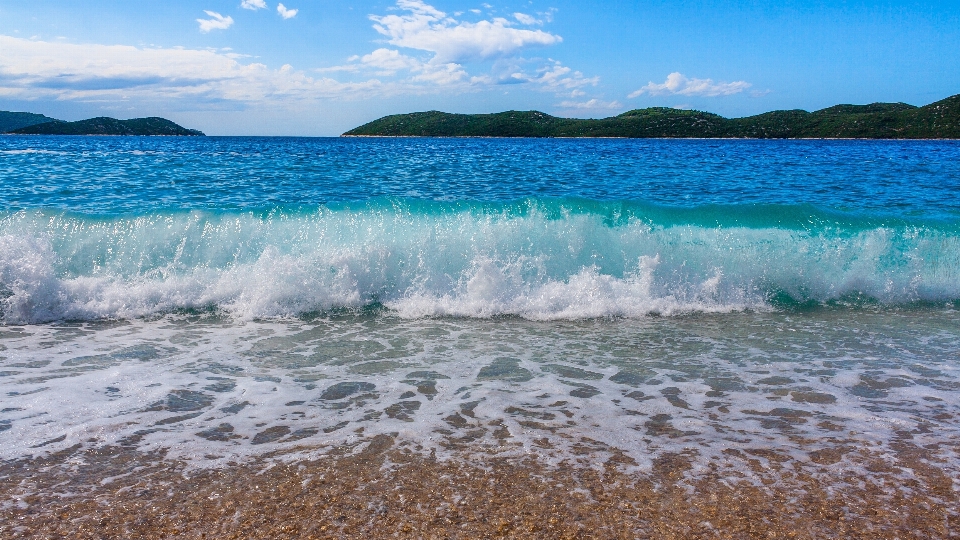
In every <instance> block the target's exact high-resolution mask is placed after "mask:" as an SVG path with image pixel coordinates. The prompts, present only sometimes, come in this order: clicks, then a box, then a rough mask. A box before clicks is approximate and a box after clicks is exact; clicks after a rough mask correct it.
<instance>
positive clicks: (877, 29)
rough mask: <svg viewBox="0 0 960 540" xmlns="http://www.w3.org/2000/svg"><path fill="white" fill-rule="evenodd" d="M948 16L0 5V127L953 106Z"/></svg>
mask: <svg viewBox="0 0 960 540" xmlns="http://www.w3.org/2000/svg"><path fill="white" fill-rule="evenodd" d="M958 51H960V1H953V2H930V1H926V2H920V1H906V0H903V1H900V0H886V1H867V0H859V1H858V0H848V1H842V0H834V1H798V0H779V1H766V0H752V1H750V0H742V1H734V0H727V1H721V0H714V1H710V0H700V1H685V0H678V1H644V0H636V1H632V2H592V1H584V0H580V1H573V0H522V1H500V0H486V1H480V2H473V1H466V2H464V1H459V0H392V1H386V0H385V1H361V2H349V3H348V2H335V1H333V0H286V1H285V2H283V3H280V2H276V1H275V0H200V1H196V0H167V1H163V2H137V3H132V2H129V1H114V0H99V1H98V0H89V1H86V2H67V1H62V0H61V1H49V0H32V1H31V2H23V1H22V0H17V1H12V0H0V109H3V110H29V111H34V112H41V113H44V114H47V115H50V116H54V117H58V118H62V119H66V120H76V119H80V118H87V117H90V116H101V115H106V116H114V117H119V118H132V117H140V116H164V117H167V118H170V119H173V120H175V121H177V122H180V123H182V124H184V125H186V126H188V127H193V128H198V129H202V130H204V131H205V132H207V133H208V134H218V135H257V134H262V135H337V134H339V133H341V132H343V131H345V130H347V129H349V128H351V127H354V126H356V125H359V124H361V123H364V122H367V121H370V120H373V119H376V118H379V117H380V116H383V115H386V114H393V113H400V112H411V111H420V110H431V109H437V110H444V111H449V112H470V113H481V112H497V111H502V110H507V109H522V110H528V109H537V110H541V111H545V112H548V113H551V114H555V115H559V116H578V117H605V116H611V115H614V114H619V113H621V112H624V111H627V110H630V109H636V108H642V107H650V106H666V107H681V108H694V109H699V110H706V111H710V112H715V113H719V114H723V115H725V116H746V115H750V114H757V113H760V112H764V111H768V110H774V109H795V108H801V109H807V110H815V109H818V108H822V107H826V106H829V105H834V104H837V103H869V102H874V101H904V102H907V103H912V104H915V105H924V104H927V103H930V102H933V101H936V100H939V99H942V98H944V97H947V96H950V95H953V94H957V93H960V52H958Z"/></svg>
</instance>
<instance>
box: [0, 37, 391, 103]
mask: <svg viewBox="0 0 960 540" xmlns="http://www.w3.org/2000/svg"><path fill="white" fill-rule="evenodd" d="M0 50H3V51H4V54H3V55H0V98H11V99H25V100H34V99H56V100H75V101H120V100H141V101H150V100H159V101H164V102H165V103H169V102H170V101H171V100H181V101H180V103H182V104H183V106H184V107H185V108H191V107H192V108H195V109H196V108H199V109H202V108H204V107H209V106H214V105H216V103H218V102H234V103H257V104H261V105H263V104H266V105H270V104H273V105H276V106H281V107H282V106H285V105H291V104H295V103H298V102H302V101H309V100H317V99H328V98H339V99H344V98H345V99H353V98H363V97H371V96H374V95H382V94H384V93H388V92H396V91H399V90H398V89H392V87H391V86H390V85H386V84H384V83H382V82H381V81H379V80H376V79H369V80H365V81H360V82H354V83H342V82H339V81H336V80H333V79H329V78H325V77H321V78H313V77H310V76H307V75H306V74H305V73H304V72H303V71H297V70H295V69H293V68H292V67H290V66H283V67H281V68H280V69H270V68H268V67H267V66H265V65H263V64H260V63H249V64H243V63H240V62H239V61H237V60H236V59H235V58H232V57H231V56H233V53H226V54H224V53H223V52H220V51H215V50H196V49H184V48H176V49H145V48H138V47H131V46H126V45H93V44H70V43H61V42H46V41H31V40H28V39H20V38H15V37H10V36H3V35H0ZM211 104H212V105H211Z"/></svg>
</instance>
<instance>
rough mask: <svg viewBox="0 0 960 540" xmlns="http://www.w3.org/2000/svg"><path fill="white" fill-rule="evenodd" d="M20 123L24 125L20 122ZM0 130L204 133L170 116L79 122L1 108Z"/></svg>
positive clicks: (20, 132) (26, 132)
mask: <svg viewBox="0 0 960 540" xmlns="http://www.w3.org/2000/svg"><path fill="white" fill-rule="evenodd" d="M41 119H42V120H41ZM38 120H39V121H38ZM17 122H19V123H20V124H19V125H17ZM9 126H13V127H9ZM0 133H8V134H14V135H167V136H203V132H201V131H197V130H195V129H187V128H185V127H183V126H181V125H179V124H176V123H174V122H171V121H170V120H167V119H166V118H158V117H150V118H133V119H130V120H117V119H116V118H108V117H106V116H101V117H98V118H89V119H87V120H80V121H77V122H64V121H63V120H56V119H53V118H48V117H46V116H43V115H39V114H33V113H14V112H6V111H0Z"/></svg>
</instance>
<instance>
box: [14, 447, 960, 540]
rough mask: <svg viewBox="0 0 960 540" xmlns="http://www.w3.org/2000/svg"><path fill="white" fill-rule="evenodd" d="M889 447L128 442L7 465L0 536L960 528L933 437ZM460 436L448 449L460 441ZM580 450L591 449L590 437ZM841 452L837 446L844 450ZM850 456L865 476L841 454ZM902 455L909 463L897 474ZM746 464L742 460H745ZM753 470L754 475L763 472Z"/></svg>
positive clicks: (590, 534) (939, 532)
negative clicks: (286, 452) (239, 455)
mask: <svg viewBox="0 0 960 540" xmlns="http://www.w3.org/2000/svg"><path fill="white" fill-rule="evenodd" d="M894 446H895V447H896V448H897V462H895V463H890V462H889V459H875V458H874V457H871V454H870V452H869V451H867V450H866V449H855V448H850V447H844V446H839V447H837V448H836V449H835V450H833V451H820V452H816V453H814V454H812V455H811V456H810V457H811V459H810V460H809V461H807V462H804V463H802V464H798V463H795V462H794V463H790V464H789V466H786V465H787V463H788V462H787V461H786V460H784V459H780V458H779V457H778V455H777V453H776V452H774V451H772V450H769V449H761V448H758V449H756V450H755V451H753V452H749V453H744V452H731V453H730V454H729V455H728V456H727V457H728V458H729V461H728V462H727V465H728V466H717V465H716V464H714V465H712V466H711V467H712V468H711V470H709V471H707V472H706V473H704V474H698V475H694V476H691V475H688V474H687V473H688V472H689V470H690V469H691V467H692V466H693V465H694V464H695V462H696V460H697V457H696V455H695V453H694V452H688V453H686V454H667V455H664V456H661V457H660V458H658V459H657V460H656V461H655V462H654V466H653V469H652V471H651V472H649V473H628V472H625V470H627V469H628V467H627V466H629V465H630V461H631V460H630V458H628V457H625V456H623V455H620V454H616V453H614V454H613V457H612V458H610V459H608V460H607V462H606V463H602V464H590V463H589V459H584V460H583V462H582V463H578V462H576V459H575V457H574V459H573V460H571V461H568V462H565V463H562V464H546V463H544V462H542V461H540V460H538V459H537V458H535V457H530V458H501V457H496V456H491V457H490V458H489V459H486V460H483V459H480V460H477V459H476V458H475V457H473V458H471V460H470V461H467V460H463V459H458V458H457V457H455V456H456V453H454V454H453V455H454V457H452V458H448V459H445V460H438V459H436V458H435V457H433V456H431V455H429V454H424V453H423V452H421V451H418V450H417V449H415V448H410V447H408V445H405V444H404V443H400V442H398V441H397V440H396V439H394V438H392V437H390V436H388V435H378V436H376V437H373V438H372V439H369V440H366V441H364V442H363V443H361V444H358V445H355V446H352V447H343V448H339V449H337V450H334V451H331V452H328V453H326V454H325V455H324V456H323V457H320V458H317V459H310V460H302V459H299V460H293V461H286V460H284V459H283V458H284V456H282V455H269V456H264V457H263V458H262V459H260V460H257V461H254V462H249V463H245V464H232V465H227V466H224V467H219V468H212V469H190V468H187V467H185V464H183V463H181V462H176V461H171V460H167V459H164V458H163V456H161V455H157V454H146V453H141V452H138V451H136V450H130V449H126V448H122V447H116V446H115V447H102V448H99V449H98V450H95V451H90V450H85V451H79V449H76V448H74V449H68V450H65V451H61V452H58V453H56V454H52V455H49V456H47V457H45V458H42V459H33V460H21V461H16V462H7V463H5V464H3V465H2V466H0V497H2V500H3V501H4V502H3V507H2V511H0V536H2V537H3V538H76V539H85V538H811V539H812V538H891V539H892V538H954V537H957V536H960V516H958V512H957V506H956V491H955V488H954V486H953V481H952V480H951V478H950V477H949V476H948V475H946V474H944V473H943V472H942V471H941V470H939V469H938V468H937V467H936V466H935V464H933V461H932V460H933V459H935V457H934V456H933V455H932V454H931V453H930V451H929V450H927V449H924V448H921V447H918V446H915V445H913V444H911V443H910V441H909V440H903V441H900V442H898V443H896V444H895V445H894ZM453 450H455V449H453ZM584 452H585V453H589V449H585V450H584ZM841 456H843V457H844V459H843V460H841ZM851 463H856V464H858V467H856V469H859V470H861V471H863V470H866V471H869V475H866V476H863V475H861V474H858V473H854V472H852V469H851V468H849V467H848V466H846V465H844V464H851ZM901 467H909V468H910V469H912V471H913V478H914V479H913V480H911V481H906V482H905V481H904V480H903V479H902V476H900V475H898V473H899V472H900V471H901V470H902V469H901ZM745 473H747V474H745ZM757 480H759V482H757Z"/></svg>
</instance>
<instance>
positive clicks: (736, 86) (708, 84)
mask: <svg viewBox="0 0 960 540" xmlns="http://www.w3.org/2000/svg"><path fill="white" fill-rule="evenodd" d="M751 86H752V85H751V84H750V83H748V82H746V81H734V82H729V83H725V82H719V83H715V82H713V79H691V78H689V77H686V76H685V75H683V74H681V73H677V72H674V73H671V74H670V75H667V80H666V81H664V82H663V84H657V83H654V82H650V83H648V84H647V85H646V86H644V87H643V88H640V89H639V90H637V91H635V92H632V93H631V94H630V95H629V96H627V97H629V98H635V97H639V96H641V95H643V94H649V95H651V96H672V95H680V96H707V97H715V96H729V95H733V94H739V93H740V92H743V91H744V90H746V89H747V88H750V87H751Z"/></svg>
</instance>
